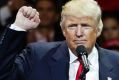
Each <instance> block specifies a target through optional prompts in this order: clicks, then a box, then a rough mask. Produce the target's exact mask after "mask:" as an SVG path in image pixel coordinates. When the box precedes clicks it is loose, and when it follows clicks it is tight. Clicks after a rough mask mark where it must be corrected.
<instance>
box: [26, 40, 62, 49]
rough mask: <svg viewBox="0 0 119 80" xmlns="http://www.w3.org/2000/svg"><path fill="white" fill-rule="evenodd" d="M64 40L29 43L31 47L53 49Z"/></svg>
mask: <svg viewBox="0 0 119 80" xmlns="http://www.w3.org/2000/svg"><path fill="white" fill-rule="evenodd" d="M61 43H62V42H36V43H30V44H28V46H29V47H31V48H33V49H37V50H39V49H40V50H42V49H45V50H47V49H52V48H55V47H57V46H59V45H61Z"/></svg>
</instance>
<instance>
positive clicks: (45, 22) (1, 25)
mask: <svg viewBox="0 0 119 80" xmlns="http://www.w3.org/2000/svg"><path fill="white" fill-rule="evenodd" d="M67 1H68V0H0V34H1V33H2V31H4V29H5V28H6V27H9V25H10V24H12V23H13V22H14V20H15V16H16V13H17V11H18V10H19V8H20V7H22V6H32V7H34V8H35V9H37V10H38V12H39V14H40V15H39V17H40V19H41V23H40V24H39V26H38V27H37V28H36V29H34V30H31V31H29V32H28V35H27V43H31V42H52V41H62V40H65V39H64V36H63V34H62V31H61V28H60V23H59V22H60V11H61V7H62V5H63V4H65V3H66V2H67ZM97 1H98V2H99V5H100V6H101V8H102V20H103V24H104V27H103V31H102V34H101V36H100V37H99V38H98V40H97V43H98V45H100V46H101V47H103V48H107V49H112V50H116V51H119V12H118V9H119V6H118V4H119V3H118V0H117V2H115V4H114V2H113V0H109V2H108V0H97ZM105 1H107V4H106V2H105ZM111 1H112V2H113V3H112V2H111ZM117 3H118V4H117ZM105 5H110V6H105ZM113 5H114V7H113ZM115 7H116V8H115Z"/></svg>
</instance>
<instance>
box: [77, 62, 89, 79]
mask: <svg viewBox="0 0 119 80" xmlns="http://www.w3.org/2000/svg"><path fill="white" fill-rule="evenodd" d="M88 71H89V65H85V66H84V64H83V71H82V73H81V75H80V76H79V80H85V78H86V73H87V72H88Z"/></svg>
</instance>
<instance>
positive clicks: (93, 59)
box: [69, 47, 99, 80]
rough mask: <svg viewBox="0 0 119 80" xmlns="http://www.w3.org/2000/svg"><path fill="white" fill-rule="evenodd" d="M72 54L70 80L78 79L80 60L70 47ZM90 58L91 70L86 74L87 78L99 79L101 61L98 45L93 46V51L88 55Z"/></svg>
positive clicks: (89, 79) (88, 79)
mask: <svg viewBox="0 0 119 80" xmlns="http://www.w3.org/2000/svg"><path fill="white" fill-rule="evenodd" d="M69 54H70V62H69V64H70V67H69V80H76V74H77V70H78V67H79V65H80V62H79V61H78V60H77V58H78V57H77V56H75V55H74V54H73V53H72V52H71V50H70V49H69ZM88 60H89V63H90V65H89V66H90V70H89V72H88V73H87V74H86V80H99V62H98V51H97V49H96V47H94V48H93V50H92V52H91V53H90V54H89V56H88Z"/></svg>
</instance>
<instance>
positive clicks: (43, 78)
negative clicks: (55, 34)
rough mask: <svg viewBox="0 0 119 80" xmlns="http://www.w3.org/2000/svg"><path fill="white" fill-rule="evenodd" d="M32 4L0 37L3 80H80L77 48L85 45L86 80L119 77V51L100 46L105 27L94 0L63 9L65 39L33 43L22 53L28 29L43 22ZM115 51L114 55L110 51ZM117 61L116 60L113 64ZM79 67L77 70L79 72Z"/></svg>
mask: <svg viewBox="0 0 119 80" xmlns="http://www.w3.org/2000/svg"><path fill="white" fill-rule="evenodd" d="M38 16H39V15H38V13H37V12H36V10H34V9H32V8H31V7H22V8H21V9H20V10H19V11H18V14H17V17H16V21H15V22H14V23H13V24H12V25H11V27H10V29H9V28H8V29H7V30H6V31H5V33H4V34H3V36H2V38H1V41H0V42H1V45H0V52H1V53H0V64H1V65H0V79H1V80H3V79H5V80H7V79H9V80H10V79H11V80H18V79H20V78H21V80H78V77H79V76H80V75H77V73H79V70H81V69H78V67H79V68H81V67H80V66H81V65H82V64H81V63H82V62H79V61H80V60H78V57H77V53H76V51H75V50H76V47H77V46H80V45H84V46H85V47H86V50H87V52H88V59H89V63H90V65H89V66H90V70H89V72H88V73H87V74H86V80H119V78H118V76H119V75H118V72H119V67H118V66H119V62H118V60H119V54H117V53H116V52H113V51H108V50H105V49H102V48H99V47H98V46H96V45H95V42H96V38H97V37H98V36H99V35H100V33H101V29H102V22H101V11H100V8H99V6H98V4H97V3H96V2H95V1H93V0H72V1H69V2H68V3H66V4H65V5H64V7H63V10H62V17H61V18H62V19H61V28H62V31H63V34H64V36H65V38H66V41H64V42H52V43H33V44H30V45H28V47H27V48H26V49H24V50H23V51H22V52H21V54H18V53H20V51H21V49H22V46H23V45H22V43H23V42H24V39H25V38H24V37H25V34H26V33H25V31H27V30H30V29H33V28H35V27H36V26H37V25H38V23H39V22H40V20H39V17H38ZM111 53H113V54H111ZM113 62H115V63H113ZM77 70H78V72H77Z"/></svg>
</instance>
